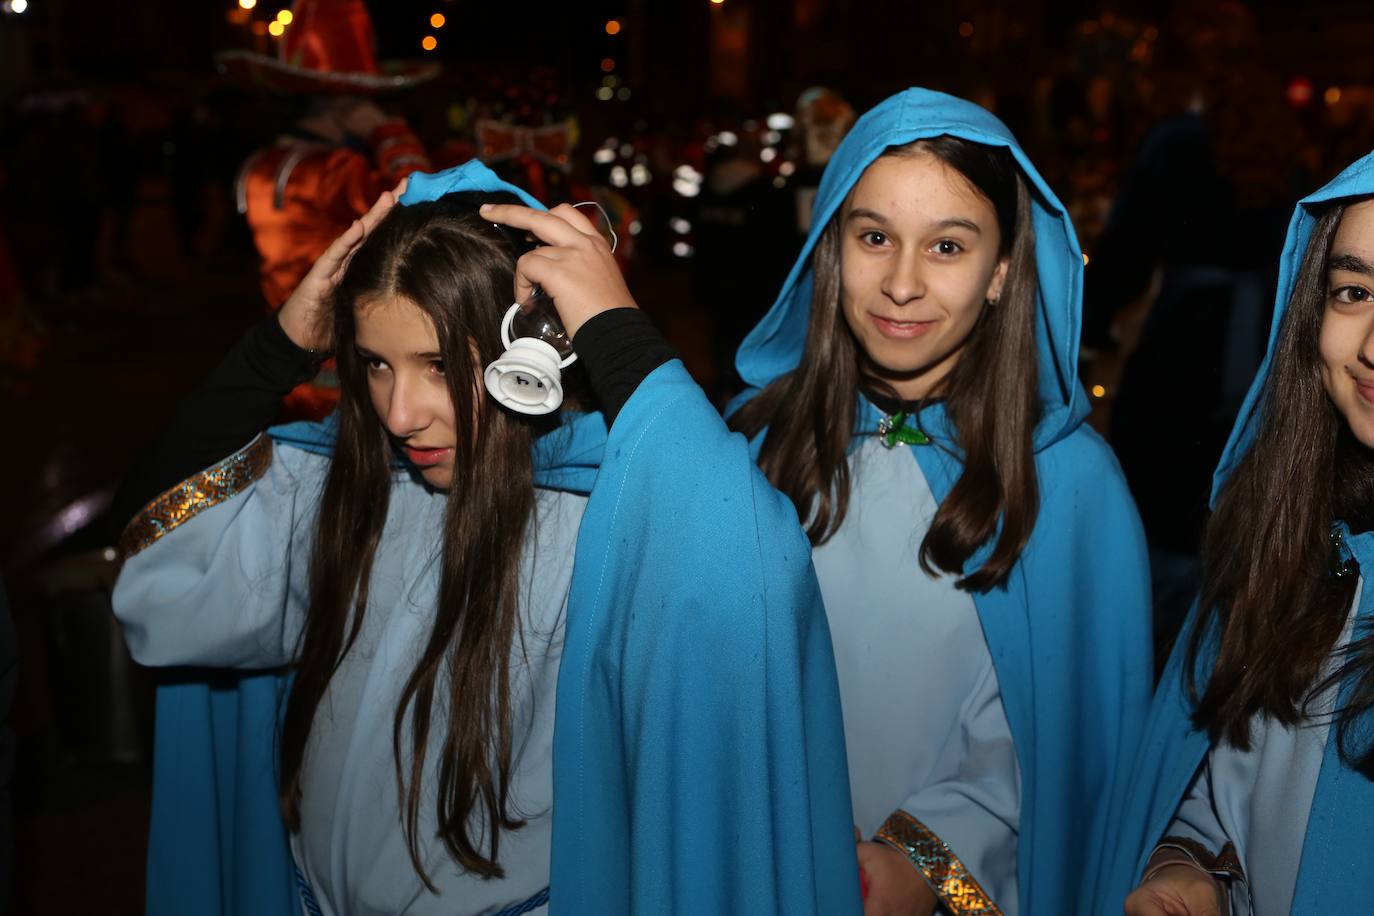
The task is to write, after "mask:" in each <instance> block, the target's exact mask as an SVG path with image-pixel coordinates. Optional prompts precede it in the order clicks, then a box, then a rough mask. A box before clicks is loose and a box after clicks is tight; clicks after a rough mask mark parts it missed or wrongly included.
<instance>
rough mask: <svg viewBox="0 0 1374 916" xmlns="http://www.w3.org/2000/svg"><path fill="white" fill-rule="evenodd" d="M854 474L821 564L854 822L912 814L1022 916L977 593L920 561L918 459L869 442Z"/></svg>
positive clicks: (923, 514)
mask: <svg viewBox="0 0 1374 916" xmlns="http://www.w3.org/2000/svg"><path fill="white" fill-rule="evenodd" d="M868 409H869V410H870V411H871V410H872V408H868ZM874 416H875V417H876V412H875V413H874ZM850 464H851V467H852V469H853V477H852V482H853V485H852V487H851V489H850V495H849V500H850V501H849V512H848V514H847V515H846V516H845V520H844V524H843V525H841V526H840V529H839V531H837V532H836V533H835V535H834V536H833V537H832V538H831V539H830V540H828V541H826V542H825V543H824V544H822V545H820V546H819V547H816V548H815V550H814V551H813V553H812V557H813V561H814V562H815V564H816V575H817V577H818V578H819V579H820V582H821V595H822V596H823V597H824V598H825V610H826V615H827V617H828V618H829V620H830V632H831V638H832V639H833V641H834V643H835V668H836V673H837V674H838V675H839V678H840V702H841V705H842V707H843V709H844V730H845V745H846V747H847V748H848V750H849V783H850V794H851V797H852V799H853V802H854V823H855V825H856V826H857V827H858V828H859V830H860V831H861V832H862V833H863V835H864V836H865V837H869V836H873V835H874V834H875V833H876V832H877V831H878V828H879V827H881V826H882V824H883V822H884V821H886V820H887V818H888V817H889V816H890V815H891V814H892V812H893V811H895V810H897V809H898V808H900V809H901V810H903V811H906V812H907V813H909V814H911V815H912V816H914V817H915V818H917V819H918V820H919V821H920V822H921V823H922V824H924V825H926V826H927V827H928V828H930V830H931V831H932V832H933V833H934V834H935V835H936V836H939V837H940V838H941V839H942V840H943V841H944V842H945V843H946V844H948V845H949V847H950V848H951V849H953V850H954V851H955V853H956V854H957V855H958V856H959V859H960V861H961V862H963V863H964V865H965V866H966V867H967V868H968V870H969V872H970V873H971V874H972V875H973V876H974V877H975V878H976V879H977V880H978V882H979V884H980V885H981V886H982V887H983V888H984V890H986V891H987V893H988V894H989V895H990V896H991V897H992V899H993V900H995V901H997V905H998V906H999V908H1000V909H1001V910H1002V912H1003V913H1004V914H1007V916H1014V914H1015V913H1016V912H1017V906H1016V896H1017V893H1016V834H1017V828H1018V824H1019V820H1020V808H1021V779H1020V773H1019V770H1018V767H1017V764H1016V747H1015V744H1014V743H1013V741H1012V737H1011V729H1010V727H1009V726H1008V725H1007V716H1006V712H1005V711H1004V710H1003V707H1002V694H1001V690H1000V689H999V686H998V683H997V672H996V670H995V668H994V666H993V663H992V656H991V655H990V654H989V653H988V647H987V642H986V641H985V640H984V639H983V630H982V627H981V626H980V625H979V622H978V610H977V608H976V607H975V606H974V602H973V596H971V595H970V594H969V593H968V592H965V591H961V590H959V589H958V588H956V587H955V585H954V577H953V576H950V575H943V576H929V575H927V574H926V573H925V572H924V571H923V570H922V569H921V568H920V566H918V565H917V564H916V563H913V562H912V557H914V556H916V554H917V552H918V551H919V550H920V548H921V540H922V538H924V537H925V533H926V530H927V529H928V528H929V527H930V522H931V519H933V518H934V517H935V510H936V508H937V503H936V502H935V496H934V494H933V493H931V491H930V486H929V485H928V484H927V483H926V481H925V477H924V476H922V474H921V469H920V466H919V465H917V464H916V462H914V461H912V460H911V453H910V452H909V451H908V450H907V449H906V448H900V449H888V448H885V447H884V446H883V445H882V444H881V443H879V441H878V439H877V437H876V436H871V437H869V438H867V439H866V440H864V441H863V443H862V444H861V445H859V446H858V447H857V448H856V449H855V450H854V452H853V454H852V455H851V456H850ZM894 723H900V725H901V727H899V728H894Z"/></svg>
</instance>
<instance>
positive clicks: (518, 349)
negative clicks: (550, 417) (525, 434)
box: [482, 337, 563, 416]
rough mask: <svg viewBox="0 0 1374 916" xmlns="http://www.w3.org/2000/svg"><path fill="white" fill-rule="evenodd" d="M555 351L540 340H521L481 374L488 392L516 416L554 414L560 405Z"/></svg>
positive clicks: (510, 345)
mask: <svg viewBox="0 0 1374 916" xmlns="http://www.w3.org/2000/svg"><path fill="white" fill-rule="evenodd" d="M562 377H563V373H562V372H561V371H560V370H559V359H558V351H557V350H555V349H554V348H553V347H551V346H549V345H548V344H546V343H544V341H542V340H536V339H535V338H533V337H521V338H518V339H517V340H515V341H512V342H511V343H510V344H509V346H507V348H506V352H505V353H502V354H501V358H500V359H498V360H496V361H494V362H493V363H492V364H491V365H489V366H487V369H486V371H485V372H483V373H482V380H483V381H484V382H486V385H487V391H489V392H491V396H492V397H494V398H496V400H497V401H499V402H500V403H501V404H502V405H503V406H505V407H509V408H510V409H511V410H514V411H518V412H519V413H524V414H532V415H536V416H537V415H540V414H546V413H553V412H554V411H555V410H557V409H558V407H559V405H560V404H562V403H563V384H562Z"/></svg>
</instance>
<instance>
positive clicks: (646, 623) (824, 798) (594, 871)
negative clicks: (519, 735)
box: [552, 360, 862, 916]
mask: <svg viewBox="0 0 1374 916" xmlns="http://www.w3.org/2000/svg"><path fill="white" fill-rule="evenodd" d="M554 729H555V731H554V795H555V798H557V799H558V802H557V803H556V804H555V807H554V832H555V836H556V837H557V838H558V839H557V842H556V843H555V846H554V854H553V877H552V887H553V891H552V899H553V901H554V904H553V906H554V912H555V913H560V914H561V913H679V914H702V916H705V914H717V913H743V912H751V913H779V914H781V913H788V914H827V916H828V914H832V913H835V914H844V913H852V914H858V913H860V912H861V911H862V906H861V904H860V900H859V893H858V875H857V866H856V863H855V861H854V840H853V834H852V824H853V820H852V814H851V811H850V805H849V788H848V786H849V782H848V774H847V769H846V766H847V765H846V762H845V750H844V737H843V728H842V724H841V720H840V707H839V693H838V688H837V685H836V678H835V668H834V656H833V650H832V647H831V644H830V633H829V629H828V628H827V625H826V621H825V614H824V609H823V607H822V605H821V601H820V592H819V587H818V585H817V584H816V581H815V574H814V571H813V570H812V568H811V548H810V544H809V543H808V542H807V540H806V538H805V536H804V535H803V534H802V532H801V529H800V527H799V526H798V524H797V519H796V514H795V512H794V511H793V510H792V506H791V504H790V503H789V502H788V501H787V500H786V499H785V498H784V497H782V496H781V495H780V494H778V493H777V492H776V491H775V490H773V488H772V487H771V486H769V484H768V482H767V480H766V479H764V478H763V476H762V475H761V474H760V473H759V471H758V470H757V468H756V467H755V466H754V463H753V458H752V456H751V454H750V451H749V445H748V443H747V442H746V441H745V439H744V437H743V436H739V435H736V434H733V433H730V432H728V431H727V430H726V428H725V426H724V424H723V423H722V422H721V419H720V416H719V415H718V414H717V413H716V412H715V410H714V408H712V406H711V404H710V402H709V401H708V400H707V399H706V397H705V395H704V394H703V393H702V391H701V389H700V388H699V387H698V386H697V385H696V384H695V383H694V382H693V381H692V380H691V378H690V377H689V376H688V375H687V372H686V370H685V369H684V368H683V367H682V364H681V363H680V362H679V361H677V360H673V361H671V362H669V363H666V364H664V365H663V366H660V367H659V368H658V369H656V370H655V371H654V372H653V373H652V374H651V375H650V376H649V377H648V378H647V379H646V380H645V381H644V383H643V384H642V385H641V386H640V388H639V389H638V390H637V391H636V392H635V394H634V396H633V397H631V398H630V400H629V401H628V402H627V403H626V405H625V407H624V409H622V411H621V412H620V415H619V416H618V417H617V418H616V422H615V425H614V427H613V428H612V429H611V432H610V437H609V440H608V441H607V443H606V450H605V455H604V459H603V463H602V465H601V476H600V478H599V479H598V481H597V487H596V489H595V490H593V492H592V495H591V498H590V500H589V501H588V503H587V507H586V510H585V512H584V514H583V518H582V528H581V531H580V533H579V535H578V545H577V565H576V567H575V568H574V571H573V583H572V594H571V596H570V599H569V605H568V639H567V643H566V646H565V648H564V656H563V662H562V667H561V669H560V673H559V683H558V716H557V719H556V720H555V725H554Z"/></svg>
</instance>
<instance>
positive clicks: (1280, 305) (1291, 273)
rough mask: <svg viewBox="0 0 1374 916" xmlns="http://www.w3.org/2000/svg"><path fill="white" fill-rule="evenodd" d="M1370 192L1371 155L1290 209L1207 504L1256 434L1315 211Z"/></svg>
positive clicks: (1373, 185)
mask: <svg viewBox="0 0 1374 916" xmlns="http://www.w3.org/2000/svg"><path fill="white" fill-rule="evenodd" d="M1369 194H1374V153H1369V154H1368V155H1366V156H1364V157H1363V158H1361V159H1357V160H1356V161H1355V162H1354V163H1353V164H1351V165H1350V166H1349V167H1348V168H1347V169H1346V170H1345V171H1343V172H1341V173H1340V174H1339V175H1337V176H1336V177H1335V178H1334V179H1332V180H1331V182H1330V183H1328V184H1327V185H1326V186H1325V187H1323V188H1322V189H1321V190H1319V191H1317V192H1315V193H1313V194H1309V195H1308V196H1306V197H1304V198H1303V199H1302V200H1300V201H1298V206H1297V209H1295V210H1294V211H1293V220H1292V222H1290V223H1289V224H1288V240H1287V241H1286V242H1284V245H1283V257H1282V258H1281V259H1280V260H1279V286H1278V293H1277V295H1276V298H1275V301H1274V320H1273V322H1271V323H1270V325H1269V349H1268V350H1267V351H1266V352H1265V354H1264V362H1262V363H1260V367H1259V371H1258V372H1256V373H1255V379H1254V381H1253V382H1251V383H1250V391H1249V392H1248V393H1247V394H1246V395H1245V401H1244V403H1243V404H1241V408H1240V414H1239V416H1237V417H1236V425H1235V426H1233V427H1231V438H1229V439H1228V440H1227V441H1226V450H1225V451H1223V452H1222V453H1221V461H1220V463H1218V464H1217V470H1216V473H1215V474H1213V475H1212V502H1213V503H1214V504H1215V503H1216V500H1217V495H1218V494H1219V493H1220V492H1221V488H1222V487H1223V486H1225V485H1226V481H1227V480H1229V479H1230V477H1231V472H1232V471H1234V470H1235V469H1236V465H1237V464H1239V463H1240V460H1241V459H1242V458H1244V457H1245V453H1246V452H1247V451H1249V450H1250V446H1251V445H1252V444H1254V441H1255V436H1256V435H1257V434H1258V433H1259V425H1260V415H1261V413H1262V412H1263V411H1262V410H1261V409H1260V408H1261V404H1260V401H1261V399H1262V398H1263V395H1264V386H1265V384H1266V383H1267V382H1268V381H1269V370H1270V369H1271V368H1272V367H1273V365H1274V350H1275V348H1276V344H1277V343H1278V339H1279V329H1280V328H1281V327H1282V326H1283V316H1284V313H1285V312H1286V311H1288V300H1289V299H1290V298H1291V297H1292V295H1293V287H1294V285H1295V284H1296V283H1297V282H1298V270H1299V268H1301V267H1302V258H1303V255H1304V254H1305V253H1306V251H1307V243H1308V241H1309V240H1310V239H1311V238H1312V228H1313V227H1314V226H1315V225H1316V224H1317V214H1318V213H1320V212H1321V210H1322V209H1323V208H1325V206H1326V205H1327V204H1329V203H1331V202H1332V201H1336V200H1340V199H1341V198H1344V197H1363V196H1366V195H1369Z"/></svg>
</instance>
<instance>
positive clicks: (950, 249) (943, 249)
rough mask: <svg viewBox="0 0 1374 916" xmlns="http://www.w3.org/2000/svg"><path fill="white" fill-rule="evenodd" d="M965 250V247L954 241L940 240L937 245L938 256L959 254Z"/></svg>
mask: <svg viewBox="0 0 1374 916" xmlns="http://www.w3.org/2000/svg"><path fill="white" fill-rule="evenodd" d="M963 250H964V247H963V246H962V245H960V244H959V243H958V242H956V241H954V239H940V241H938V242H936V243H935V253H936V254H943V255H952V254H958V253H959V252H961V251H963Z"/></svg>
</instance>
